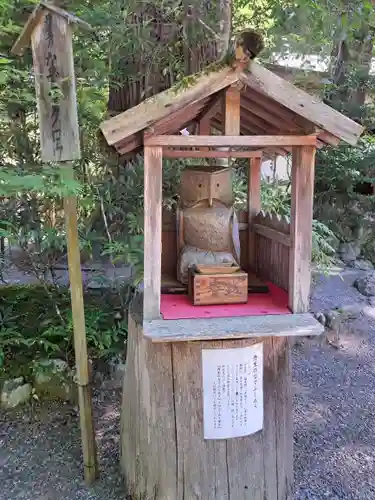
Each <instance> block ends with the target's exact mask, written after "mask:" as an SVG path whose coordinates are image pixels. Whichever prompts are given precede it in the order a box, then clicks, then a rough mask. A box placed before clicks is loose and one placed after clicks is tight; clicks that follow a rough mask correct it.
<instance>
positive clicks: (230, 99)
mask: <svg viewBox="0 0 375 500" xmlns="http://www.w3.org/2000/svg"><path fill="white" fill-rule="evenodd" d="M240 115H241V92H240V90H239V88H238V87H236V86H231V87H229V88H228V89H227V91H226V92H225V96H224V135H240Z"/></svg>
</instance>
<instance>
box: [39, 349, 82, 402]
mask: <svg viewBox="0 0 375 500" xmlns="http://www.w3.org/2000/svg"><path fill="white" fill-rule="evenodd" d="M34 388H35V392H36V393H37V394H38V396H44V397H47V398H51V399H62V400H63V401H76V399H77V387H76V384H75V380H74V374H73V371H72V370H71V368H70V367H69V365H68V363H67V362H66V361H64V360H62V359H45V360H42V361H39V362H38V364H37V367H36V370H35V378H34Z"/></svg>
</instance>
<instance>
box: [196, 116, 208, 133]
mask: <svg viewBox="0 0 375 500" xmlns="http://www.w3.org/2000/svg"><path fill="white" fill-rule="evenodd" d="M198 133H199V135H211V118H210V117H209V116H205V117H203V118H202V119H201V120H200V121H199V123H198Z"/></svg>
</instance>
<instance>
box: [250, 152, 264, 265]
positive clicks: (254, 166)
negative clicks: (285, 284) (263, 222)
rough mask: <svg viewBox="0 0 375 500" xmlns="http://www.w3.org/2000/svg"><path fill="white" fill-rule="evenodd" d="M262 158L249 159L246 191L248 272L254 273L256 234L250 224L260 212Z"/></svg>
mask: <svg viewBox="0 0 375 500" xmlns="http://www.w3.org/2000/svg"><path fill="white" fill-rule="evenodd" d="M261 165H262V158H261V157H258V158H250V160H249V174H248V191H247V210H248V229H247V230H248V239H249V240H248V241H249V270H251V271H254V272H255V271H256V252H255V250H256V249H255V243H256V241H255V238H256V234H255V232H254V231H253V228H252V222H253V219H254V217H255V216H256V214H257V213H259V212H260V210H261V201H260V177H261V175H260V174H261Z"/></svg>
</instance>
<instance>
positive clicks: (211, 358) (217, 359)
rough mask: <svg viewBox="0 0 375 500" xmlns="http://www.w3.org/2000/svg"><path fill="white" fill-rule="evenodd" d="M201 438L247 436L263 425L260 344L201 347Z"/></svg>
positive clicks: (261, 350) (261, 353) (261, 352)
mask: <svg viewBox="0 0 375 500" xmlns="http://www.w3.org/2000/svg"><path fill="white" fill-rule="evenodd" d="M202 366H203V427H204V439H228V438H234V437H240V436H248V435H250V434H254V433H255V432H257V431H259V430H261V429H262V428H263V343H259V344H255V345H253V346H250V347H241V348H238V349H203V350H202Z"/></svg>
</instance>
